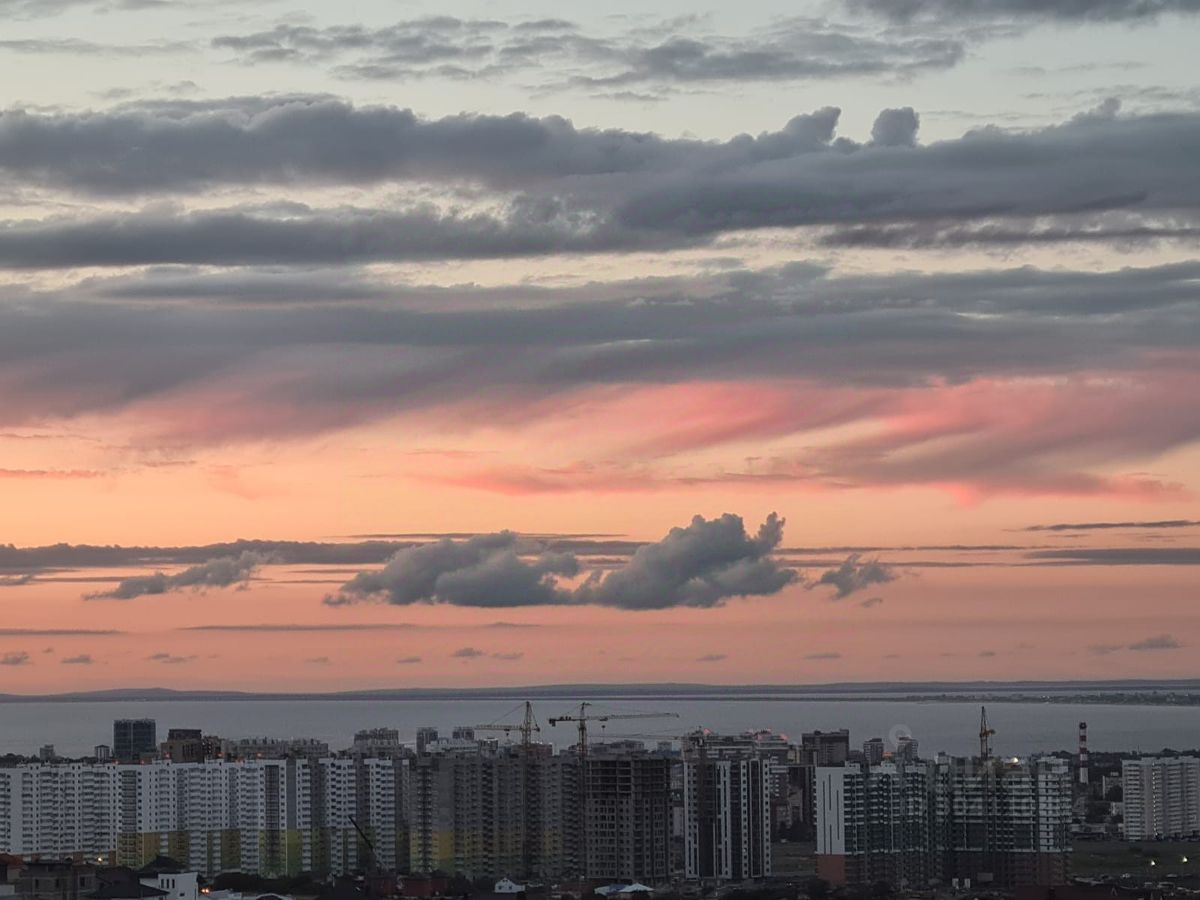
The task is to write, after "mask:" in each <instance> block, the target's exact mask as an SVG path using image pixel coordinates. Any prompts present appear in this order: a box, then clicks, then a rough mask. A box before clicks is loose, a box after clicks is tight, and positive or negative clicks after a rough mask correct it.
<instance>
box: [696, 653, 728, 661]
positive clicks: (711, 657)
mask: <svg viewBox="0 0 1200 900" xmlns="http://www.w3.org/2000/svg"><path fill="white" fill-rule="evenodd" d="M728 658H729V656H728V654H725V653H705V654H704V655H703V656H698V657H696V662H702V663H715V662H721V660H724V659H728Z"/></svg>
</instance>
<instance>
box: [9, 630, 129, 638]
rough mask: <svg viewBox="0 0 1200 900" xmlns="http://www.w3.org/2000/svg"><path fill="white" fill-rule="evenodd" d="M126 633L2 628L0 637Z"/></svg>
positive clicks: (92, 635)
mask: <svg viewBox="0 0 1200 900" xmlns="http://www.w3.org/2000/svg"><path fill="white" fill-rule="evenodd" d="M120 634H125V632H124V631H117V630H115V629H108V628H0V637H20V636H24V635H28V636H30V637H84V636H86V637H97V636H99V637H110V636H113V635H120Z"/></svg>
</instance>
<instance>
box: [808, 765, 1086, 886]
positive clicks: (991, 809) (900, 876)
mask: <svg viewBox="0 0 1200 900" xmlns="http://www.w3.org/2000/svg"><path fill="white" fill-rule="evenodd" d="M1071 796H1072V785H1071V776H1070V771H1069V768H1068V766H1067V764H1066V763H1064V762H1063V761H1061V760H1057V759H1040V760H1034V761H1032V762H1028V763H1025V764H1021V763H1015V762H1013V763H1009V762H1001V761H998V760H987V761H986V762H983V763H981V762H979V761H978V760H971V759H950V758H948V757H939V758H938V759H937V760H936V761H928V762H921V761H919V762H894V761H893V762H884V763H882V764H881V765H878V766H867V765H865V764H855V763H851V764H848V765H843V766H837V767H822V768H819V769H818V770H817V797H816V806H817V871H818V874H819V875H821V877H823V878H826V879H828V880H830V881H833V882H835V883H838V884H859V885H862V884H871V883H873V882H875V881H888V882H890V883H892V884H895V885H897V886H910V887H919V886H924V885H926V884H928V883H929V882H931V881H934V880H940V881H942V882H948V881H950V880H951V879H954V878H958V879H970V881H971V883H972V884H976V885H993V886H995V887H998V888H1004V889H1010V888H1012V887H1014V886H1019V885H1031V884H1038V885H1043V884H1044V885H1054V884H1062V883H1064V882H1065V880H1066V874H1067V859H1068V855H1069V853H1070V841H1069V835H1068V825H1069V823H1070V816H1071Z"/></svg>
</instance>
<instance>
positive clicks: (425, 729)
mask: <svg viewBox="0 0 1200 900" xmlns="http://www.w3.org/2000/svg"><path fill="white" fill-rule="evenodd" d="M437 739H438V730H437V729H436V728H433V727H432V726H429V725H424V726H422V727H421V728H418V729H417V753H424V752H425V751H426V750H428V749H429V745H430V744H432V743H433V742H434V741H436V740H437Z"/></svg>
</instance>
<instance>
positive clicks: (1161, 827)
mask: <svg viewBox="0 0 1200 900" xmlns="http://www.w3.org/2000/svg"><path fill="white" fill-rule="evenodd" d="M1121 784H1122V790H1123V792H1124V798H1123V800H1124V813H1125V837H1126V838H1127V839H1129V840H1131V841H1146V840H1152V839H1154V838H1156V837H1159V836H1160V835H1161V836H1163V837H1179V836H1186V835H1192V834H1195V833H1197V832H1200V759H1197V758H1196V757H1194V756H1176V757H1146V758H1143V759H1127V760H1125V761H1124V762H1123V763H1122V764H1121Z"/></svg>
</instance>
